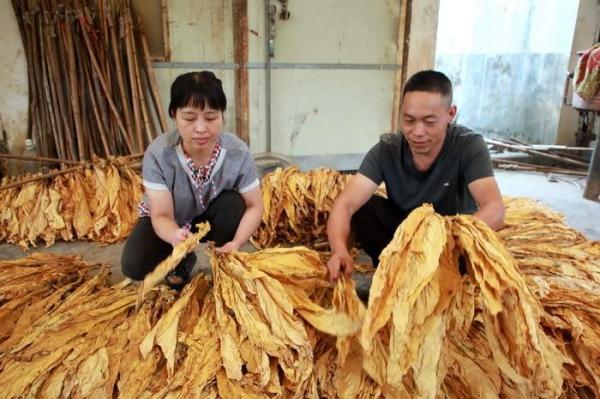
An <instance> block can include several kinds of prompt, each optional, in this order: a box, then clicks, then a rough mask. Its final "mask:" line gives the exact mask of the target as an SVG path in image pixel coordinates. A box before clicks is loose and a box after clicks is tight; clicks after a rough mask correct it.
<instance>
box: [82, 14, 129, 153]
mask: <svg viewBox="0 0 600 399" xmlns="http://www.w3.org/2000/svg"><path fill="white" fill-rule="evenodd" d="M79 23H80V25H81V26H82V29H81V32H82V33H83V37H84V41H85V43H86V47H87V49H88V53H89V54H90V59H91V61H92V67H93V69H94V71H95V72H96V74H97V75H98V80H99V81H100V86H101V87H102V90H103V92H104V94H105V96H106V99H107V101H108V105H109V107H110V109H111V111H112V113H113V116H114V117H115V119H116V121H117V124H118V125H119V129H121V133H122V137H123V140H125V145H126V146H127V150H128V151H129V152H132V150H133V146H132V143H131V140H130V139H129V136H128V135H127V131H126V130H125V126H124V125H123V121H122V120H121V117H120V116H119V112H118V111H117V108H116V106H115V104H114V102H113V100H112V99H111V97H110V94H109V93H108V89H107V87H106V82H104V78H103V77H102V75H101V71H100V67H99V65H98V61H97V60H96V57H95V56H94V53H93V51H92V46H91V42H90V38H89V36H88V34H87V32H86V25H87V23H86V21H85V20H84V19H83V16H82V15H80V16H79Z"/></svg>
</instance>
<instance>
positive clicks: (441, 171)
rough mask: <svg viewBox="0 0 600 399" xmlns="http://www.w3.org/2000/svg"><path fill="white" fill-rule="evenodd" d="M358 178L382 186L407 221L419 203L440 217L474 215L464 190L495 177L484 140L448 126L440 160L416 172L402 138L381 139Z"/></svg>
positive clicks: (460, 128)
mask: <svg viewBox="0 0 600 399" xmlns="http://www.w3.org/2000/svg"><path fill="white" fill-rule="evenodd" d="M359 172H360V173H361V174H363V175H364V176H366V177H368V178H369V179H371V180H372V181H373V182H375V184H381V182H382V181H384V182H385V185H386V189H387V194H388V198H389V199H391V200H392V201H393V202H394V203H395V204H396V205H397V206H398V207H399V208H400V211H401V212H402V214H403V216H404V217H406V216H408V214H409V213H410V212H411V211H412V210H413V209H415V208H417V207H419V206H421V205H422V204H424V203H430V204H432V205H433V207H434V209H435V210H436V212H438V213H439V214H441V215H455V214H460V213H474V212H475V211H477V205H476V203H475V200H474V199H473V196H472V195H471V193H470V191H469V189H468V187H467V186H468V185H469V184H470V183H471V182H473V181H475V180H478V179H481V178H484V177H489V176H493V175H494V170H493V168H492V162H491V159H490V154H489V151H488V149H487V146H486V144H485V141H484V140H483V137H481V136H480V135H478V134H476V133H473V132H472V131H471V130H469V129H468V128H466V127H464V126H461V125H455V124H452V125H450V126H448V129H447V131H446V138H445V139H444V144H443V146H442V149H441V151H440V154H439V155H438V157H437V158H436V160H435V161H434V162H433V164H432V165H431V166H430V167H429V169H428V170H426V171H424V172H421V171H419V170H417V168H416V167H415V165H414V163H413V159H412V153H411V152H410V148H409V146H408V143H407V142H406V140H405V139H404V136H403V135H402V134H386V135H383V136H381V139H380V141H379V143H377V144H376V145H375V146H374V147H373V148H371V150H370V151H369V152H368V153H367V155H366V156H365V159H364V160H363V162H362V164H361V165H360V168H359Z"/></svg>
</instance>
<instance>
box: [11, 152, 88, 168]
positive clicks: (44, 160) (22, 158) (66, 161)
mask: <svg viewBox="0 0 600 399" xmlns="http://www.w3.org/2000/svg"><path fill="white" fill-rule="evenodd" d="M0 159H15V160H18V161H32V162H42V163H64V164H65V165H81V164H82V163H83V162H82V161H74V160H70V159H59V158H47V157H28V156H25V155H16V154H0Z"/></svg>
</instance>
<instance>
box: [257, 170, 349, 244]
mask: <svg viewBox="0 0 600 399" xmlns="http://www.w3.org/2000/svg"><path fill="white" fill-rule="evenodd" d="M349 178H350V175H343V174H341V173H339V172H337V171H335V170H332V169H325V168H318V169H314V170H310V171H308V172H301V171H300V170H299V169H298V168H297V167H295V166H290V167H287V168H285V169H281V168H278V169H276V170H275V171H274V172H271V173H268V174H267V175H265V176H264V177H263V178H262V180H261V190H262V196H263V204H264V212H263V217H262V223H261V225H260V227H259V228H258V230H257V231H256V233H254V235H253V237H252V243H253V244H254V245H256V246H257V247H259V248H267V247H272V246H274V245H277V244H286V245H310V244H314V243H315V241H323V239H324V238H325V227H326V224H327V218H328V217H329V211H330V210H331V207H332V206H333V202H334V201H335V199H336V198H337V196H338V195H339V193H340V192H341V191H342V189H343V188H344V185H345V184H346V182H347V181H348V179H349Z"/></svg>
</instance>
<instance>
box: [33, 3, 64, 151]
mask: <svg viewBox="0 0 600 399" xmlns="http://www.w3.org/2000/svg"><path fill="white" fill-rule="evenodd" d="M36 26H37V36H38V43H39V44H40V62H41V69H42V81H43V87H44V95H45V99H46V102H45V105H46V107H47V109H48V117H49V120H50V128H51V131H52V135H53V137H54V142H55V144H56V149H57V153H58V157H59V158H67V154H66V151H65V148H64V144H63V141H62V137H61V136H60V135H59V130H58V127H57V121H56V119H55V116H56V115H55V113H54V110H53V103H52V98H51V91H50V78H49V77H48V64H47V60H46V49H45V47H44V45H43V43H44V32H43V30H42V16H41V15H40V14H37V15H36Z"/></svg>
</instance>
